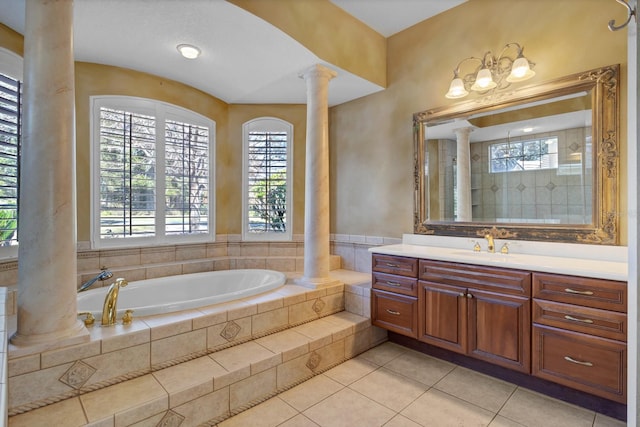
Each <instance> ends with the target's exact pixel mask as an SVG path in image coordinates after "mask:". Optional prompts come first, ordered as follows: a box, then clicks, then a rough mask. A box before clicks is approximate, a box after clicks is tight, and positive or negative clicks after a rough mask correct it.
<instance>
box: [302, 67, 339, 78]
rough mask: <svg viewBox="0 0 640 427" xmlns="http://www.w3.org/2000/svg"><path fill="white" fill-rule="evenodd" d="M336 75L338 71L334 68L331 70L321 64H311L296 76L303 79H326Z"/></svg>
mask: <svg viewBox="0 0 640 427" xmlns="http://www.w3.org/2000/svg"><path fill="white" fill-rule="evenodd" d="M337 75H338V73H337V72H336V71H334V70H332V69H331V68H328V67H325V66H324V65H322V64H315V65H312V66H311V67H309V68H307V69H306V70H304V71H302V72H301V73H300V74H299V75H298V77H300V78H301V79H305V80H309V79H313V78H316V79H318V78H325V79H327V80H331V79H332V78H334V77H336V76H337Z"/></svg>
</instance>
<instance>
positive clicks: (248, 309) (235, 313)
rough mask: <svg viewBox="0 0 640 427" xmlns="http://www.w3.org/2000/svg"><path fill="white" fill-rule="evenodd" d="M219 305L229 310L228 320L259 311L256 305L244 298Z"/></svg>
mask: <svg viewBox="0 0 640 427" xmlns="http://www.w3.org/2000/svg"><path fill="white" fill-rule="evenodd" d="M218 306H219V308H223V309H225V310H227V320H235V319H240V318H241V317H247V316H252V315H254V314H257V313H258V309H257V308H256V306H255V305H250V304H247V303H246V302H244V301H242V300H239V301H229V302H224V303H222V304H218Z"/></svg>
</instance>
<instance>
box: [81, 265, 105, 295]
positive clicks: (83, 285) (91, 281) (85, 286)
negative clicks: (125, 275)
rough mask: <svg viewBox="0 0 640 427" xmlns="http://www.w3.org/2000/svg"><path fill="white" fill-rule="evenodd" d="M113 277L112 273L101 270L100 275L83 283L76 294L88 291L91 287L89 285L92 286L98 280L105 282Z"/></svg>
mask: <svg viewBox="0 0 640 427" xmlns="http://www.w3.org/2000/svg"><path fill="white" fill-rule="evenodd" d="M112 276H113V273H112V272H110V271H109V270H106V269H103V270H102V271H101V272H100V274H98V275H97V276H96V277H94V278H92V279H89V280H87V281H86V282H85V283H83V284H82V286H80V289H78V292H82V291H86V290H87V289H89V288H90V287H91V285H93V284H94V283H96V282H97V281H98V280H101V281H102V280H107V279H109V278H111V277H112Z"/></svg>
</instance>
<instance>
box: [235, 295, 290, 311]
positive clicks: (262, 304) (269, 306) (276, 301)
mask: <svg viewBox="0 0 640 427" xmlns="http://www.w3.org/2000/svg"><path fill="white" fill-rule="evenodd" d="M242 301H244V302H246V303H247V304H256V305H257V309H258V313H264V312H265V311H271V310H275V309H278V308H282V307H284V297H283V296H282V295H278V294H276V293H274V292H266V293H263V294H260V295H257V296H253V297H248V298H243V299H242Z"/></svg>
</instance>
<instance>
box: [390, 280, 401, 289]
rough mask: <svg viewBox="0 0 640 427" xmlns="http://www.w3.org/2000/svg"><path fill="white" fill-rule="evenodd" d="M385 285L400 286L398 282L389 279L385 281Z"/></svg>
mask: <svg viewBox="0 0 640 427" xmlns="http://www.w3.org/2000/svg"><path fill="white" fill-rule="evenodd" d="M387 285H388V286H395V287H396V288H397V287H399V286H401V285H400V283H398V282H389V281H387Z"/></svg>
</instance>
